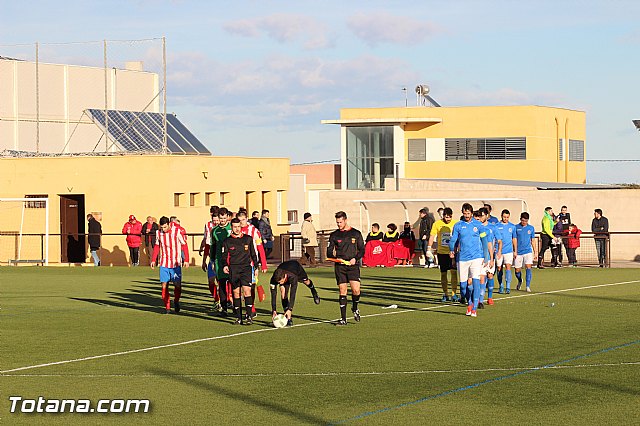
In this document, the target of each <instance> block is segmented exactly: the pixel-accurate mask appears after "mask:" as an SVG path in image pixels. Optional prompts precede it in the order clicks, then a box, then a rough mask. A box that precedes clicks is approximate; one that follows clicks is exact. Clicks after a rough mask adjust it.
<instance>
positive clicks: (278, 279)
mask: <svg viewBox="0 0 640 426" xmlns="http://www.w3.org/2000/svg"><path fill="white" fill-rule="evenodd" d="M298 283H303V284H304V285H306V286H307V287H309V290H311V294H312V295H313V302H314V303H315V304H316V305H319V304H320V296H318V291H317V290H316V288H315V286H314V285H313V281H311V280H310V279H309V277H308V276H307V273H306V271H305V270H304V268H303V267H302V265H300V263H299V262H298V261H297V260H288V261H286V262H282V263H281V264H280V265H278V268H277V269H276V270H275V271H274V273H273V275H272V276H271V283H270V286H269V288H270V289H271V311H272V316H273V317H274V318H275V316H276V315H278V311H277V310H276V298H277V293H278V284H279V285H280V296H281V299H282V309H284V315H285V316H286V317H287V327H291V326H292V325H293V320H292V319H291V313H292V311H293V305H294V303H295V301H296V292H297V290H298Z"/></svg>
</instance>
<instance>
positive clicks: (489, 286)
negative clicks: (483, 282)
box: [487, 278, 495, 299]
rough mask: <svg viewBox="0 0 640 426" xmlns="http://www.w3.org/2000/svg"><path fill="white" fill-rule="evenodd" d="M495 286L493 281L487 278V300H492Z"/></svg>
mask: <svg viewBox="0 0 640 426" xmlns="http://www.w3.org/2000/svg"><path fill="white" fill-rule="evenodd" d="M494 285H495V282H494V280H493V278H487V297H488V298H489V299H493V286H494Z"/></svg>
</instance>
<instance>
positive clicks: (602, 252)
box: [591, 209, 609, 268]
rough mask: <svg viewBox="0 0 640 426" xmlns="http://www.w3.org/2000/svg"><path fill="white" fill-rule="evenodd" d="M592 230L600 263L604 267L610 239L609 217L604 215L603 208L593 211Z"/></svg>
mask: <svg viewBox="0 0 640 426" xmlns="http://www.w3.org/2000/svg"><path fill="white" fill-rule="evenodd" d="M591 232H593V234H594V235H593V237H594V239H595V242H596V252H597V253H598V263H599V264H600V267H601V268H604V265H605V262H606V260H607V240H608V239H609V219H607V218H606V217H604V216H602V209H595V210H594V211H593V220H592V221H591Z"/></svg>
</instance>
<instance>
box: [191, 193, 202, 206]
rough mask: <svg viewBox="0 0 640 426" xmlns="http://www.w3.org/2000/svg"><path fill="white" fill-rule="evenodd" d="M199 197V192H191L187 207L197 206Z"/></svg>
mask: <svg viewBox="0 0 640 426" xmlns="http://www.w3.org/2000/svg"><path fill="white" fill-rule="evenodd" d="M199 195H200V193H199V192H192V193H190V194H189V206H190V207H195V206H196V204H198V201H199V200H198V198H199Z"/></svg>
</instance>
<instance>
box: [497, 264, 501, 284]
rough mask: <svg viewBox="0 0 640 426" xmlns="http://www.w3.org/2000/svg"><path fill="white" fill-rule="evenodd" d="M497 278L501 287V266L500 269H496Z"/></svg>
mask: <svg viewBox="0 0 640 426" xmlns="http://www.w3.org/2000/svg"><path fill="white" fill-rule="evenodd" d="M497 276H498V277H497V278H498V285H499V286H500V287H502V268H500V270H498V274H497Z"/></svg>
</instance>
